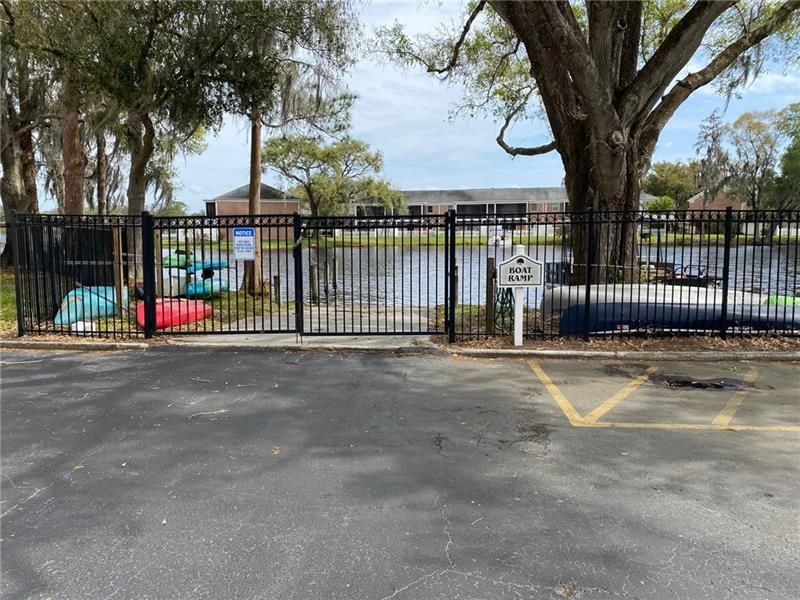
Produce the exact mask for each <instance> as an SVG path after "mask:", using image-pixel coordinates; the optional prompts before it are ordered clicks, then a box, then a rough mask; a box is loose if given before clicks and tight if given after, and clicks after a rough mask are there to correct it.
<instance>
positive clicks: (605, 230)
mask: <svg viewBox="0 0 800 600" xmlns="http://www.w3.org/2000/svg"><path fill="white" fill-rule="evenodd" d="M585 129H588V128H585ZM582 133H583V135H581V136H576V138H577V139H575V140H573V142H574V143H572V144H570V146H571V147H572V148H574V151H572V152H570V151H569V150H568V151H566V152H563V153H562V162H563V164H564V169H565V171H566V188H567V196H568V198H569V205H570V212H571V217H572V223H571V231H570V234H571V235H570V237H571V247H572V256H573V283H574V284H582V283H586V278H587V270H588V268H589V267H591V283H633V282H638V281H639V256H638V246H637V231H638V226H637V222H636V216H637V214H636V211H637V210H638V209H639V196H640V190H641V187H640V179H639V170H638V162H637V156H636V152H637V149H636V144H635V143H631V142H629V144H628V146H627V149H626V150H624V151H619V150H615V149H613V147H610V146H609V145H607V144H598V143H595V144H594V145H595V146H596V147H597V149H596V150H595V151H594V152H586V151H581V149H584V148H587V147H590V146H591V145H592V143H591V141H590V139H589V138H590V134H589V132H588V131H586V130H584V131H583V132H582ZM589 209H592V215H591V218H590V215H589ZM590 230H591V231H590ZM590 234H591V243H590V240H589V236H590Z"/></svg>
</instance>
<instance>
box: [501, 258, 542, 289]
mask: <svg viewBox="0 0 800 600" xmlns="http://www.w3.org/2000/svg"><path fill="white" fill-rule="evenodd" d="M543 273H544V265H543V264H542V263H541V262H539V261H538V260H533V259H532V258H531V257H530V256H526V255H524V254H514V256H512V257H511V258H508V259H506V260H504V261H503V262H501V263H500V264H499V265H498V267H497V287H505V288H526V287H537V286H540V285H542V283H543V277H542V274H543Z"/></svg>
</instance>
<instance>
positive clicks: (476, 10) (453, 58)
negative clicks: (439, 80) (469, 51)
mask: <svg viewBox="0 0 800 600" xmlns="http://www.w3.org/2000/svg"><path fill="white" fill-rule="evenodd" d="M485 6H486V0H480V2H478V4H476V5H475V8H473V9H472V12H471V13H470V14H469V18H468V19H467V22H466V23H465V24H464V28H463V29H462V30H461V35H460V36H459V38H458V40H457V41H456V45H455V46H453V53H452V55H451V56H450V61H449V62H448V63H447V65H446V66H445V67H443V68H440V69H437V68H436V67H433V66H431V65H428V73H449V72H450V71H451V70H452V69H453V67H455V66H456V63H457V62H458V53H459V52H460V51H461V46H463V45H464V40H466V39H467V34H468V33H469V30H470V28H471V27H472V23H473V21H475V18H476V17H477V16H478V13H480V12H481V11H482V10H483V8H484V7H485Z"/></svg>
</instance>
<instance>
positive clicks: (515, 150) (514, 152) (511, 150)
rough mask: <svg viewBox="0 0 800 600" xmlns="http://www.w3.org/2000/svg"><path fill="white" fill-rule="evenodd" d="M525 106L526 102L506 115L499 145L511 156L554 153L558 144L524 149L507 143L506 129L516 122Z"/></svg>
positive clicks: (498, 136) (499, 135)
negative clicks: (512, 122)
mask: <svg viewBox="0 0 800 600" xmlns="http://www.w3.org/2000/svg"><path fill="white" fill-rule="evenodd" d="M524 106H525V104H524V102H523V103H522V104H520V105H519V106H517V108H515V109H514V110H512V111H511V112H510V113H508V115H506V119H505V122H504V123H503V126H502V127H501V128H500V133H499V134H498V135H497V145H498V146H500V147H501V148H502V149H503V150H505V151H506V152H507V153H508V154H510V155H511V156H538V155H539V154H547V153H548V152H552V151H553V150H555V149H556V143H555V142H550V143H549V144H544V145H542V146H534V147H523V146H509V145H508V144H507V143H506V140H505V136H506V129H508V126H509V125H510V124H511V121H513V120H514V117H516V116H517V115H518V114H519V112H520V111H521V110H522V108H523V107H524Z"/></svg>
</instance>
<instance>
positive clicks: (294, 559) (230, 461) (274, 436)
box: [0, 349, 800, 599]
mask: <svg viewBox="0 0 800 600" xmlns="http://www.w3.org/2000/svg"><path fill="white" fill-rule="evenodd" d="M798 373H800V370H799V369H798V365H797V364H786V363H759V364H756V363H731V364H705V363H696V364H680V363H659V364H636V363H631V362H626V363H621V362H600V361H594V362H589V361H552V360H551V361H529V362H526V361H522V360H471V359H458V358H447V357H433V356H405V357H397V356H377V355H366V354H365V355H355V354H351V355H342V354H335V355H331V354H327V353H306V354H303V353H286V354H283V353H262V352H252V353H249V352H238V353H234V352H211V351H204V350H189V349H180V350H176V349H167V350H149V351H147V352H129V353H102V354H101V353H38V352H18V353H13V352H7V353H5V354H4V355H3V358H2V413H1V416H2V423H1V429H0V433H1V434H2V439H1V440H0V441H1V442H2V447H1V450H2V504H1V505H0V506H1V507H2V509H1V512H2V518H1V519H0V526H1V527H2V529H1V530H0V535H1V536H2V540H1V541H0V552H2V588H1V591H2V595H3V597H4V598H233V597H235V598H282V599H283V598H320V599H322V598H325V599H329V598H375V599H388V598H397V599H403V598H406V599H407V598H414V599H427V598H441V599H454V598H459V599H461V598H554V599H558V598H584V599H588V598H748V599H751V598H765V599H766V598H769V599H782V598H786V599H789V598H791V599H795V598H797V597H800V572H799V571H798V569H797V565H798V564H800V527H799V526H798V514H800V496H798V494H797V489H798V482H800V460H798V456H800V410H798V409H799V408H800V397H799V396H800V395H799V394H798V391H797V390H798V383H799V381H798Z"/></svg>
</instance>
